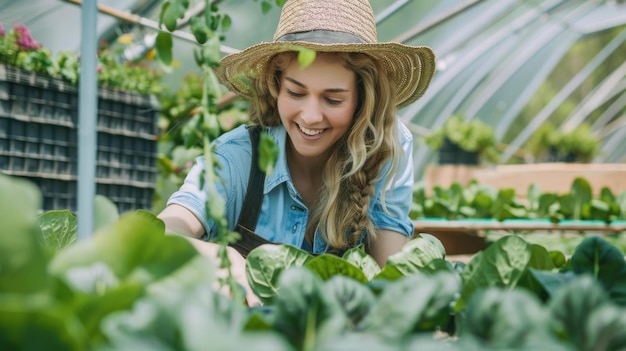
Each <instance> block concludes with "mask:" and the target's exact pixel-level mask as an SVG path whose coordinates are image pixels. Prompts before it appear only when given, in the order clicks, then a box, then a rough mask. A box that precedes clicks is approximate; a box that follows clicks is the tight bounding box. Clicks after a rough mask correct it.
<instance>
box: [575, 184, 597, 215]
mask: <svg viewBox="0 0 626 351" xmlns="http://www.w3.org/2000/svg"><path fill="white" fill-rule="evenodd" d="M570 195H571V197H572V200H573V213H572V219H582V208H583V205H585V204H587V203H589V202H591V199H592V197H593V194H592V192H591V185H590V184H589V182H588V181H587V180H585V179H584V178H580V177H579V178H576V179H574V182H573V183H572V190H571V192H570Z"/></svg>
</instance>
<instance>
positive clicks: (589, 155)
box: [526, 123, 600, 163]
mask: <svg viewBox="0 0 626 351" xmlns="http://www.w3.org/2000/svg"><path fill="white" fill-rule="evenodd" d="M599 147H600V139H599V138H598V137H597V136H596V135H594V134H593V131H592V130H591V127H590V126H589V124H587V123H582V124H580V125H578V126H577V127H576V128H574V129H573V130H571V131H569V132H563V131H561V130H558V129H557V128H556V127H555V126H554V124H552V123H544V124H543V125H542V126H541V127H539V128H538V129H537V132H536V133H535V134H533V137H532V138H530V139H529V140H528V143H527V147H526V149H527V150H528V151H530V152H531V153H532V154H533V155H534V157H535V159H536V160H539V161H543V162H580V163H589V162H591V161H592V160H593V158H594V157H595V156H596V155H597V154H598V152H599Z"/></svg>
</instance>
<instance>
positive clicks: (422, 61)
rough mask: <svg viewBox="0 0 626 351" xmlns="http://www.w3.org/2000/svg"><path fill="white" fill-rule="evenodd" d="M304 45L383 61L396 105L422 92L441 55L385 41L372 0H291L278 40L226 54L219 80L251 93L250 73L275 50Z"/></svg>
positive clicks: (262, 67) (424, 49)
mask: <svg viewBox="0 0 626 351" xmlns="http://www.w3.org/2000/svg"><path fill="white" fill-rule="evenodd" d="M294 46H301V47H305V48H309V49H312V50H315V51H316V52H361V53H364V54H367V55H369V56H371V57H373V58H374V59H376V60H378V61H380V62H381V64H382V66H383V67H384V69H385V72H380V73H381V74H386V75H388V76H390V77H392V79H393V81H394V82H396V84H397V86H396V88H397V91H396V95H397V99H396V105H397V106H398V107H403V106H406V105H408V104H410V103H412V102H413V101H415V100H417V99H418V98H419V97H421V96H422V95H423V94H424V92H425V91H426V88H427V87H428V85H429V83H430V80H431V78H432V76H433V74H434V71H435V55H434V53H433V52H432V50H431V49H430V48H428V47H425V46H409V45H404V44H400V43H395V42H386V43H379V42H378V39H377V35H376V22H375V21H374V12H373V11H372V7H371V6H370V4H369V2H368V1H367V0H288V1H287V3H285V5H283V9H282V12H281V15H280V20H279V22H278V27H277V28H276V32H275V33H274V41H273V42H264V43H260V44H256V45H253V46H251V47H249V48H247V49H245V50H243V51H241V52H238V53H235V54H230V55H228V56H226V57H224V58H223V59H222V61H221V64H220V66H218V67H217V68H216V71H215V73H216V75H217V77H218V79H219V80H220V81H221V82H222V83H223V84H224V85H226V87H228V88H229V89H230V90H232V91H234V92H236V93H239V94H241V95H243V96H246V97H250V96H251V95H252V94H251V92H250V91H249V86H248V84H247V83H246V82H247V80H248V79H247V78H248V77H254V76H257V75H258V72H262V70H263V69H264V67H265V65H266V64H267V63H268V61H269V59H270V58H271V57H273V56H274V55H275V54H278V53H280V52H284V51H292V50H293V48H294Z"/></svg>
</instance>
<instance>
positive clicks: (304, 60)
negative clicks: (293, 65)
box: [294, 46, 317, 69]
mask: <svg viewBox="0 0 626 351" xmlns="http://www.w3.org/2000/svg"><path fill="white" fill-rule="evenodd" d="M294 49H295V51H297V52H298V62H299V63H300V69H305V68H307V67H309V66H310V65H311V64H313V61H315V57H316V56H317V53H316V52H315V50H312V49H308V48H305V47H301V46H296V47H294Z"/></svg>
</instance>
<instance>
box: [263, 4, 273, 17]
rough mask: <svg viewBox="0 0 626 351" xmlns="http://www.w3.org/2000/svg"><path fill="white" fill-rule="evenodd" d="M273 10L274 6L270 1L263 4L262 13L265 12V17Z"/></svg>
mask: <svg viewBox="0 0 626 351" xmlns="http://www.w3.org/2000/svg"><path fill="white" fill-rule="evenodd" d="M271 10H272V4H270V3H269V2H268V1H262V2H261V12H263V14H264V15H265V14H267V13H268V12H270V11H271Z"/></svg>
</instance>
